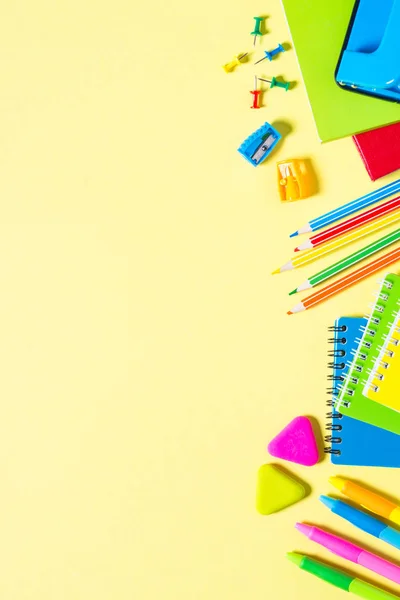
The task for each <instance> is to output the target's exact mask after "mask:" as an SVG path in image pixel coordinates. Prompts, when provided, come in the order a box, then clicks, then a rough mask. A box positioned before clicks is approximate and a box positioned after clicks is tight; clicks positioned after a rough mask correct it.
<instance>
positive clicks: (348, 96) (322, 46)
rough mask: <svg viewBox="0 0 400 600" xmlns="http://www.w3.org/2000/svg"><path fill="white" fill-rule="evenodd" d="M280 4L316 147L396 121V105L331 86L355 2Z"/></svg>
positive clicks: (398, 116)
mask: <svg viewBox="0 0 400 600" xmlns="http://www.w3.org/2000/svg"><path fill="white" fill-rule="evenodd" d="M282 3H283V6H284V9H285V12H286V18H287V21H288V24H289V27H290V32H291V35H292V39H293V43H294V47H295V51H296V54H297V59H298V61H299V64H300V69H301V72H302V75H303V79H304V83H305V85H306V88H307V94H308V99H309V101H310V105H311V108H312V111H313V113H314V120H315V123H316V126H317V129H318V134H319V137H320V139H321V141H322V142H326V141H329V140H333V139H336V138H341V137H345V136H348V135H353V134H355V133H360V132H361V131H365V130H367V129H373V128H375V127H380V126H382V125H387V124H388V123H393V122H395V121H398V120H399V119H400V108H399V106H398V105H397V104H394V103H392V102H388V101H386V100H380V99H378V98H369V97H367V96H363V95H361V94H356V93H354V92H349V91H347V90H343V89H341V88H340V87H339V86H338V85H337V84H336V82H335V69H336V65H337V62H338V59H339V56H340V51H341V49H342V46H343V41H344V38H345V35H346V31H347V27H348V25H349V21H350V16H351V13H352V10H353V6H354V0H282ZM376 10H379V3H377V7H376ZM371 27H372V24H371Z"/></svg>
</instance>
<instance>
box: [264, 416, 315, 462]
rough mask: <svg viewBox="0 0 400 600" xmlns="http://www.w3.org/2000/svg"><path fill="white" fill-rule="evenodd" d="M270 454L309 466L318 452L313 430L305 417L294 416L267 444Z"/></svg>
mask: <svg viewBox="0 0 400 600" xmlns="http://www.w3.org/2000/svg"><path fill="white" fill-rule="evenodd" d="M268 452H269V453H270V454H271V456H276V457H277V458H282V459H283V460H289V461H290V462H295V463H298V464H299V465H305V466H307V467H311V466H312V465H315V464H316V463H317V462H318V459H319V453H318V447H317V442H316V440H315V435H314V431H313V428H312V425H311V422H310V419H307V417H296V418H295V419H293V421H290V423H289V425H286V427H285V429H282V431H281V432H280V433H278V435H277V436H276V437H274V439H273V440H272V441H271V442H270V443H269V444H268Z"/></svg>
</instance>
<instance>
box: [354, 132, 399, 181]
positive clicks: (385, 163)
mask: <svg viewBox="0 0 400 600" xmlns="http://www.w3.org/2000/svg"><path fill="white" fill-rule="evenodd" d="M353 140H354V143H355V145H356V148H357V150H358V152H359V153H360V156H361V158H362V160H363V162H364V165H365V168H366V169H367V171H368V175H369V176H370V178H371V179H372V181H375V180H376V179H379V178H380V177H384V176H385V175H388V174H389V173H393V172H394V171H397V169H400V122H399V123H393V124H392V125H386V126H385V127H378V128H377V129H371V131H364V132H363V133H358V134H357V135H355V136H354V137H353Z"/></svg>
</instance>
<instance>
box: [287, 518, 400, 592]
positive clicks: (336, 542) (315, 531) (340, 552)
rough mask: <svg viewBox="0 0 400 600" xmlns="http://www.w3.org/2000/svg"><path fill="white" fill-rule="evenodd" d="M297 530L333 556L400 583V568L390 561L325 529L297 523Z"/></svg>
mask: <svg viewBox="0 0 400 600" xmlns="http://www.w3.org/2000/svg"><path fill="white" fill-rule="evenodd" d="M296 529H298V530H299V531H301V533H304V535H306V536H307V537H308V538H309V539H310V540H312V541H313V542H317V544H321V546H324V548H326V549H327V550H330V551H331V552H333V554H336V555H337V556H340V557H341V558H345V559H347V560H350V561H351V562H353V563H356V564H358V565H361V566H363V567H365V568H366V569H369V570H370V571H373V572H374V573H377V574H378V575H382V577H386V578H387V579H391V580H392V581H395V582H396V583H400V567H398V566H397V565H395V564H393V563H391V562H389V561H388V560H385V559H384V558H381V557H380V556H377V555H376V554H372V552H368V551H367V550H364V549H363V548H361V547H360V546H356V545H355V544H352V543H351V542H348V541H347V540H344V539H342V538H340V537H337V536H336V535H332V534H331V533H328V532H327V531H324V530H323V529H319V527H312V526H311V525H305V524H304V523H296Z"/></svg>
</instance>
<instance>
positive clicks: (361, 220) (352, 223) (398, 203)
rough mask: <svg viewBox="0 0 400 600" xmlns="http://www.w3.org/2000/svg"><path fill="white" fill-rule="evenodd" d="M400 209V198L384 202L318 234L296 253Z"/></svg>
mask: <svg viewBox="0 0 400 600" xmlns="http://www.w3.org/2000/svg"><path fill="white" fill-rule="evenodd" d="M398 208H400V196H397V197H396V198H392V200H388V201H387V202H384V203H383V204H380V205H379V206H374V207H373V208H370V209H369V210H366V211H365V212H363V213H361V214H360V215H356V216H355V217H352V218H351V219H347V220H346V221H343V223H339V224H338V225H334V226H333V227H330V228H329V229H326V230H325V231H322V232H321V233H317V234H315V235H313V236H311V237H310V239H308V240H306V241H305V242H303V243H302V244H300V245H299V246H297V248H295V252H298V251H299V250H308V249H309V248H316V247H317V246H320V245H321V244H324V243H325V242H329V241H330V240H332V239H333V238H336V237H337V236H339V235H342V234H343V233H347V232H348V231H352V230H353V229H356V228H357V227H360V225H365V223H370V222H371V221H375V220H376V219H378V218H379V217H381V216H383V215H387V214H388V213H391V212H393V211H395V210H397V209H398Z"/></svg>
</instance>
